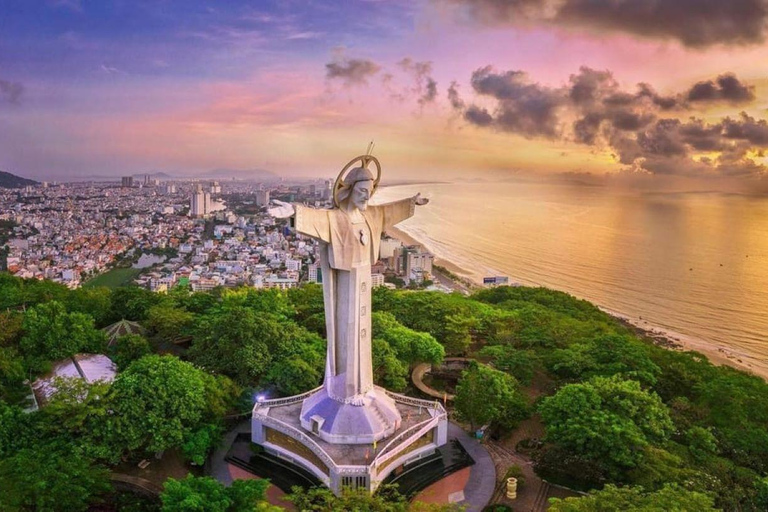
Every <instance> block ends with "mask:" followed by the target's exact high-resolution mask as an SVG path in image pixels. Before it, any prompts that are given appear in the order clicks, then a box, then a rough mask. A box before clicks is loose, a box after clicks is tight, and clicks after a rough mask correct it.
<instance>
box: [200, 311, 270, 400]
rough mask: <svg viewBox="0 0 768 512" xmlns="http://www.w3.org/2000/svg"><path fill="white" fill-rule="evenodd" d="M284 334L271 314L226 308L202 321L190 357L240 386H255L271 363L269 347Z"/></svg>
mask: <svg viewBox="0 0 768 512" xmlns="http://www.w3.org/2000/svg"><path fill="white" fill-rule="evenodd" d="M281 334H282V330H281V327H280V323H279V322H278V321H277V320H276V319H275V318H274V317H272V316H270V315H269V314H259V313H256V312H254V311H253V310H251V309H248V308H246V307H244V306H234V307H228V308H223V309H222V310H220V311H217V312H215V313H212V314H208V315H205V316H203V317H201V318H200V319H199V321H198V325H197V328H196V329H195V335H194V339H193V342H192V348H191V349H190V350H189V357H190V358H191V359H192V360H193V361H194V362H195V363H196V364H198V365H200V366H202V367H203V368H205V369H207V370H208V371H211V372H215V373H224V374H225V375H228V376H230V377H232V378H233V379H234V380H235V381H236V382H237V383H238V384H241V385H245V386H247V385H254V384H255V383H256V382H258V380H259V378H260V377H261V376H262V375H263V374H264V372H265V371H266V370H267V368H268V366H269V364H270V362H271V360H272V357H271V354H270V350H269V344H277V343H278V342H279V341H280V340H281Z"/></svg>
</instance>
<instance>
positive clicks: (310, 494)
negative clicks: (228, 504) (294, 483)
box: [288, 485, 463, 512]
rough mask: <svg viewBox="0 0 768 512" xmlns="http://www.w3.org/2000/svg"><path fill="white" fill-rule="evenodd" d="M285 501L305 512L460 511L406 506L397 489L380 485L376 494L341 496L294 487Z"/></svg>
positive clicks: (357, 492)
mask: <svg viewBox="0 0 768 512" xmlns="http://www.w3.org/2000/svg"><path fill="white" fill-rule="evenodd" d="M288 499H289V500H290V501H291V502H292V503H293V504H294V506H295V507H296V508H297V509H298V510H302V511H307V512H310V511H311V512H336V511H339V510H343V511H345V512H459V511H461V510H463V509H462V508H461V507H459V506H458V505H433V504H429V505H428V504H424V503H421V502H414V503H408V500H407V499H406V497H405V496H403V495H402V494H400V493H398V492H397V486H387V485H384V486H381V487H380V488H379V490H378V491H377V492H376V494H371V493H370V492H368V491H366V490H364V489H346V490H344V491H343V492H342V494H341V496H336V495H334V494H333V493H332V492H331V490H330V489H328V488H325V487H313V488H311V489H301V488H299V487H294V488H293V492H292V493H291V494H290V495H289V496H288Z"/></svg>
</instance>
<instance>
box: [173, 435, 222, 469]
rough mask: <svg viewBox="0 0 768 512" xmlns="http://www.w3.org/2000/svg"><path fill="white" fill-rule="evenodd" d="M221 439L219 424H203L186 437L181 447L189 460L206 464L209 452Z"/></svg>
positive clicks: (198, 463) (199, 464)
mask: <svg viewBox="0 0 768 512" xmlns="http://www.w3.org/2000/svg"><path fill="white" fill-rule="evenodd" d="M220 439H221V429H220V428H219V427H218V426H217V425H203V426H202V427H200V428H198V429H197V430H195V431H193V432H192V433H190V434H189V435H188V436H187V437H186V439H185V440H184V444H183V445H182V446H181V449H182V450H183V452H184V457H186V459H187V460H189V461H191V462H192V463H193V464H196V465H198V466H202V465H203V464H205V458H206V457H207V456H208V452H209V451H210V450H211V448H213V447H214V446H215V445H216V444H217V443H218V442H219V440H220Z"/></svg>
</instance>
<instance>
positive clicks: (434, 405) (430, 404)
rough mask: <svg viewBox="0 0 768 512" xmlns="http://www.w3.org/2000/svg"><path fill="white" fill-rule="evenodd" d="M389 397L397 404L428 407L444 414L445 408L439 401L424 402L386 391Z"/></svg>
mask: <svg viewBox="0 0 768 512" xmlns="http://www.w3.org/2000/svg"><path fill="white" fill-rule="evenodd" d="M384 392H385V393H386V394H387V396H388V397H390V398H392V399H393V400H394V401H395V402H400V403H403V404H407V405H414V406H417V407H426V408H427V409H437V410H438V411H440V412H442V413H444V412H445V408H444V407H443V404H441V403H440V402H439V401H437V400H422V399H421V398H414V397H412V396H406V395H401V394H399V393H393V392H392V391H387V390H385V391H384Z"/></svg>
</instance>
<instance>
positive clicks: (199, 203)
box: [189, 184, 212, 217]
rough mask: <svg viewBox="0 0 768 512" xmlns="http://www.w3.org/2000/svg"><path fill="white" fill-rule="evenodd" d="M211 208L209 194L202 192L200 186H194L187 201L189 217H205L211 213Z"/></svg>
mask: <svg viewBox="0 0 768 512" xmlns="http://www.w3.org/2000/svg"><path fill="white" fill-rule="evenodd" d="M211 206H212V204H211V194H210V192H205V191H203V187H202V185H200V184H197V185H195V189H194V191H193V192H192V197H191V198H190V201H189V216H190V217H205V216H207V215H208V214H209V213H211Z"/></svg>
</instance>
